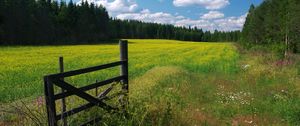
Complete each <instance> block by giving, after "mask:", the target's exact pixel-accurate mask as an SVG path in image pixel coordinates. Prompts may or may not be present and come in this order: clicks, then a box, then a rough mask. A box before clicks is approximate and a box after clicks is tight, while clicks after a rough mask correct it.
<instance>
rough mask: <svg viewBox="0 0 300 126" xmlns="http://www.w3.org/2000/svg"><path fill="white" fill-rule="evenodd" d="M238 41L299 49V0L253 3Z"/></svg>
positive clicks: (293, 49) (277, 48) (267, 0)
mask: <svg viewBox="0 0 300 126" xmlns="http://www.w3.org/2000/svg"><path fill="white" fill-rule="evenodd" d="M240 41H241V42H242V43H243V45H245V46H248V47H252V46H255V45H264V46H267V47H271V48H269V49H272V48H274V49H275V50H283V51H284V52H285V53H287V52H290V53H296V52H300V1H299V0H265V1H264V2H263V3H262V4H261V5H259V6H257V7H255V6H254V5H252V6H251V7H250V10H249V13H248V16H247V18H246V22H245V25H244V28H243V31H242V35H241V40H240Z"/></svg>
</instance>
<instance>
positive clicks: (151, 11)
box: [67, 0, 263, 31]
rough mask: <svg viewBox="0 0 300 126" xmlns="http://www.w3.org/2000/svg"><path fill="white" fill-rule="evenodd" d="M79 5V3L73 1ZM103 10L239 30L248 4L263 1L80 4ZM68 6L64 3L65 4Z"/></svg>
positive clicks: (162, 0) (107, 0)
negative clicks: (92, 5)
mask: <svg viewBox="0 0 300 126" xmlns="http://www.w3.org/2000/svg"><path fill="white" fill-rule="evenodd" d="M73 1H74V2H76V3H77V4H80V1H81V0H73ZM84 1H88V2H89V3H95V4H96V5H103V6H105V7H106V8H107V10H108V12H109V14H110V15H111V16H112V17H116V18H119V19H135V20H141V21H145V22H155V23H163V24H173V25H176V26H186V27H188V26H191V27H198V28H202V29H204V30H210V31H213V30H215V29H217V30H222V31H232V30H240V29H242V27H243V24H244V22H245V18H246V15H247V11H248V9H249V7H250V5H251V4H254V5H259V4H260V3H261V2H262V1H263V0H84ZM67 2H68V0H67Z"/></svg>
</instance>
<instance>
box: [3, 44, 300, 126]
mask: <svg viewBox="0 0 300 126" xmlns="http://www.w3.org/2000/svg"><path fill="white" fill-rule="evenodd" d="M59 56H63V57H64V59H65V70H66V71H68V70H74V69H78V68H85V67H89V66H94V65H99V64H104V63H110V62H113V61H118V60H119V47H118V45H117V44H101V45H71V46H26V47H22V46H20V47H0V57H1V60H0V104H3V106H5V105H7V104H8V106H9V104H11V103H13V102H16V101H20V100H24V99H25V101H26V102H28V101H34V102H33V103H28V104H29V109H34V111H42V112H38V113H39V114H40V115H41V113H44V109H43V108H44V107H43V108H42V110H37V108H38V107H37V105H36V102H35V101H36V99H38V98H39V97H40V96H42V95H43V81H42V77H43V76H44V75H47V74H51V73H57V72H58V57H59ZM299 61H300V60H299V57H297V56H295V57H294V58H291V60H290V61H280V60H279V59H277V58H276V56H274V55H272V54H269V53H261V52H259V51H247V52H245V51H240V50H239V48H237V47H236V46H235V45H234V44H233V43H204V42H203V43H202V42H201V43H200V42H182V41H175V40H146V39H145V40H134V39H131V40H129V86H130V95H129V97H130V105H129V108H128V110H129V113H130V118H129V119H124V118H123V116H120V115H111V114H108V115H105V116H104V117H103V121H102V124H101V125H142V126H145V125H146V126H147V125H149V126H150V125H234V126H235V125H236V126H237V125H269V124H271V125H299V124H300V114H299V113H300V96H299V94H300V80H299V75H300V67H299V65H300V63H299ZM118 74H119V69H118V68H112V69H109V70H104V71H99V72H94V73H91V74H87V75H80V76H76V77H70V78H66V79H67V80H68V81H69V82H72V83H74V84H75V85H76V86H83V84H87V83H93V82H95V81H96V80H104V79H106V78H110V77H113V76H115V75H118ZM41 103H43V101H41ZM0 106H1V105H0ZM6 107H7V106H6ZM2 108H4V107H2ZM8 110H9V108H8ZM11 111H15V110H13V109H12V110H11ZM91 111H92V112H91V113H92V114H91V113H89V112H87V113H88V114H87V115H89V116H94V114H93V113H95V111H99V110H94V109H92V110H91ZM12 113H13V112H12ZM42 115H45V113H44V114H42ZM19 118H20V117H16V116H14V115H9V114H7V113H6V112H3V111H1V109H0V125H1V122H3V124H5V122H7V121H9V120H16V119H19ZM24 118H25V117H24ZM38 118H41V119H36V120H41V121H38V122H39V124H42V125H46V122H45V117H41V116H40V117H38ZM86 118H91V117H86V116H82V117H81V116H79V117H77V118H73V119H69V123H70V124H73V125H76V124H77V123H78V121H80V120H84V119H86ZM29 120H30V118H29ZM28 122H31V121H27V122H26V123H28Z"/></svg>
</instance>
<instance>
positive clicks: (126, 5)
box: [77, 0, 138, 15]
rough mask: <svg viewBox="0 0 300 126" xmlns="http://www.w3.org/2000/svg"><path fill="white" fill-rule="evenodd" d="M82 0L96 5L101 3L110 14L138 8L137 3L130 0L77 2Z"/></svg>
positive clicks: (88, 0) (132, 10) (133, 10)
mask: <svg viewBox="0 0 300 126" xmlns="http://www.w3.org/2000/svg"><path fill="white" fill-rule="evenodd" d="M82 1H87V2H88V3H94V4H95V5H97V6H99V5H102V6H104V7H105V8H106V9H107V11H108V12H109V13H110V14H112V15H114V14H117V13H128V12H135V11H136V10H137V9H138V4H137V3H136V2H135V1H132V0H113V1H111V0H80V1H79V2H77V4H81V2H82Z"/></svg>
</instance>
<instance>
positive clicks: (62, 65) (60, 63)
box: [59, 57, 68, 126]
mask: <svg viewBox="0 0 300 126" xmlns="http://www.w3.org/2000/svg"><path fill="white" fill-rule="evenodd" d="M59 72H60V73H63V72H64V58H63V57H59ZM61 79H62V80H64V78H61ZM61 92H62V93H64V92H65V90H64V89H63V88H61ZM61 104H62V105H61V107H62V108H61V113H62V114H61V119H62V120H63V125H64V126H67V125H68V121H67V118H65V117H64V116H63V113H64V112H66V111H67V110H66V99H65V98H62V99H61Z"/></svg>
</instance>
